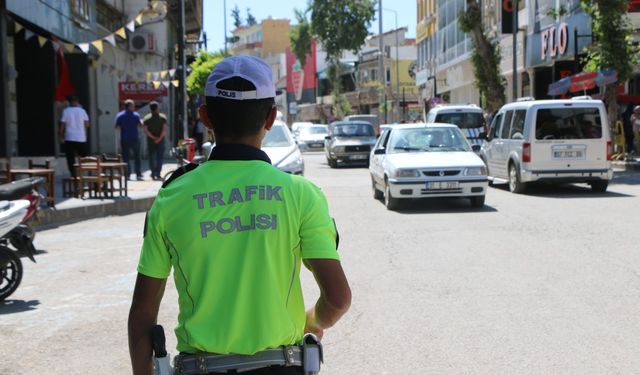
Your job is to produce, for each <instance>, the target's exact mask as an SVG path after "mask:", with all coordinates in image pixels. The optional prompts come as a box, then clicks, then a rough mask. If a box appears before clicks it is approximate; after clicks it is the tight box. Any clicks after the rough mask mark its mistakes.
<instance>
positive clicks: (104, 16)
mask: <svg viewBox="0 0 640 375" xmlns="http://www.w3.org/2000/svg"><path fill="white" fill-rule="evenodd" d="M96 22H97V23H98V24H99V25H100V26H102V27H104V28H105V29H107V30H109V31H113V30H117V29H118V28H119V27H120V26H122V24H123V23H124V19H123V16H122V14H121V13H120V12H118V11H117V10H115V9H114V8H112V7H110V6H108V5H106V4H105V3H102V2H98V3H97V5H96Z"/></svg>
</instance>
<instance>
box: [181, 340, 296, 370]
mask: <svg viewBox="0 0 640 375" xmlns="http://www.w3.org/2000/svg"><path fill="white" fill-rule="evenodd" d="M302 360H303V349H302V347H300V346H284V347H281V348H277V349H267V350H264V351H261V352H257V353H256V354H253V355H242V354H228V355H219V354H209V353H198V354H186V355H179V356H177V357H176V358H175V369H174V371H175V372H174V374H175V375H178V374H179V375H192V374H207V373H209V372H224V371H229V370H236V372H238V373H242V372H246V371H251V370H255V369H259V368H263V367H269V366H302Z"/></svg>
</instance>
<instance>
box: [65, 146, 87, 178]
mask: <svg viewBox="0 0 640 375" xmlns="http://www.w3.org/2000/svg"><path fill="white" fill-rule="evenodd" d="M64 151H65V153H66V154H67V167H69V173H71V176H72V177H76V169H75V168H74V167H73V165H74V164H75V163H76V156H87V143H86V142H75V141H64Z"/></svg>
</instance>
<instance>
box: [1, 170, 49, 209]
mask: <svg viewBox="0 0 640 375" xmlns="http://www.w3.org/2000/svg"><path fill="white" fill-rule="evenodd" d="M55 172H56V171H55V169H45V168H31V169H28V168H16V169H9V176H8V179H9V182H11V181H15V180H16V176H21V175H26V176H29V177H44V178H45V186H44V188H45V190H46V191H47V196H46V197H45V200H46V201H47V205H49V206H50V207H55V206H56V202H55Z"/></svg>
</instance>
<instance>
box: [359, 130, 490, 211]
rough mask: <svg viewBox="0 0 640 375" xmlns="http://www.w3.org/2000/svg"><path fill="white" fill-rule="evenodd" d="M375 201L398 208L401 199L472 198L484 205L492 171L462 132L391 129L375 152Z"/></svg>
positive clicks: (371, 167)
mask: <svg viewBox="0 0 640 375" xmlns="http://www.w3.org/2000/svg"><path fill="white" fill-rule="evenodd" d="M370 158H371V159H370V160H371V162H370V165H369V172H370V173H371V183H372V187H373V197H374V198H375V199H380V198H382V197H384V203H385V206H386V207H387V208H388V209H390V210H394V209H397V208H399V206H400V203H401V200H402V199H409V198H439V197H467V198H469V199H470V200H471V205H472V206H473V207H482V206H484V200H485V194H486V192H487V186H488V182H487V169H486V167H485V164H484V163H483V161H482V159H480V158H479V157H478V155H476V154H475V153H474V152H473V150H472V147H471V145H469V142H468V141H467V139H466V138H465V136H464V135H463V134H462V132H461V131H460V129H459V128H458V127H457V126H455V125H450V124H440V123H434V124H407V125H397V126H394V127H392V128H389V129H387V130H386V131H385V132H384V133H383V134H382V136H380V138H379V139H378V142H377V143H376V145H375V146H374V148H373V150H372V151H371V156H370Z"/></svg>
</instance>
